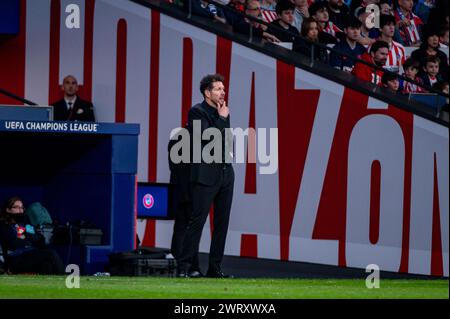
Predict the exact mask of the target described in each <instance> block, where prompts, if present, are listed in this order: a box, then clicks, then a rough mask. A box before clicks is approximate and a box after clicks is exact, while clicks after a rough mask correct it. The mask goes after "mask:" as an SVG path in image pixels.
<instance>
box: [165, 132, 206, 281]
mask: <svg viewBox="0 0 450 319" xmlns="http://www.w3.org/2000/svg"><path fill="white" fill-rule="evenodd" d="M180 136H181V135H180ZM178 142H179V141H178V140H177V139H171V140H170V141H169V145H168V154H169V156H168V157H169V169H170V188H169V192H170V196H169V198H170V202H169V210H170V212H173V214H174V217H175V223H174V225H173V234H172V242H171V246H170V250H171V253H172V255H173V256H174V257H175V259H176V260H178V258H179V257H180V255H181V252H182V250H183V242H184V238H185V236H186V230H187V226H188V222H189V219H190V217H191V214H192V199H191V197H192V194H191V190H190V187H189V184H190V176H191V171H190V170H191V166H190V163H184V162H180V163H176V162H174V161H173V160H172V158H171V156H170V151H171V149H172V146H174V145H175V144H176V143H178ZM188 274H189V277H193V278H194V277H203V274H202V272H201V271H200V265H199V260H198V254H195V255H194V257H193V258H192V264H191V266H190V268H189V272H188Z"/></svg>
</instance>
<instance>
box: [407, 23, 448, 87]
mask: <svg viewBox="0 0 450 319" xmlns="http://www.w3.org/2000/svg"><path fill="white" fill-rule="evenodd" d="M424 34H425V36H424V38H423V39H424V41H423V43H422V45H421V46H420V48H419V49H417V50H414V51H413V52H412V53H411V57H412V58H413V59H414V60H417V61H419V62H420V64H421V65H420V70H419V76H420V77H423V76H424V75H425V71H424V69H423V68H424V63H425V59H426V58H427V57H428V56H437V57H438V58H439V61H441V62H440V65H439V75H440V76H441V77H442V79H443V80H445V81H448V62H447V61H448V57H447V55H446V54H445V53H444V52H442V51H441V50H439V31H438V30H436V29H434V28H429V29H427V30H426V32H425V33H424Z"/></svg>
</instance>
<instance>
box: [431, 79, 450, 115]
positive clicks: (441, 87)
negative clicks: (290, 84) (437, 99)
mask: <svg viewBox="0 0 450 319" xmlns="http://www.w3.org/2000/svg"><path fill="white" fill-rule="evenodd" d="M433 89H436V90H438V91H441V92H442V93H445V94H447V95H448V92H449V85H448V82H446V81H441V82H437V83H435V84H434V85H433ZM448 102H449V98H446V105H445V106H444V107H443V110H444V111H445V112H447V113H448V112H449V103H448Z"/></svg>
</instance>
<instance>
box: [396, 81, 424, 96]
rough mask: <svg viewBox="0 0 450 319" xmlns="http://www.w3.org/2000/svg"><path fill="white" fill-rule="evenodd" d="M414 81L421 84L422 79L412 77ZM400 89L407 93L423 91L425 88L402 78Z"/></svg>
mask: <svg viewBox="0 0 450 319" xmlns="http://www.w3.org/2000/svg"><path fill="white" fill-rule="evenodd" d="M414 81H416V82H418V83H421V84H423V81H422V79H421V78H419V77H416V78H415V79H414ZM400 90H401V91H402V93H403V94H409V93H424V92H426V90H425V89H423V88H421V87H420V86H418V85H416V84H414V83H410V82H407V81H404V80H401V81H400Z"/></svg>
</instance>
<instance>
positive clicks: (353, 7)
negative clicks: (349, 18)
mask: <svg viewBox="0 0 450 319" xmlns="http://www.w3.org/2000/svg"><path fill="white" fill-rule="evenodd" d="M379 2H380V0H352V1H351V3H350V13H355V12H356V11H357V10H359V9H360V8H363V9H365V8H366V7H367V6H368V5H370V4H376V5H378V3H379Z"/></svg>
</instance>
